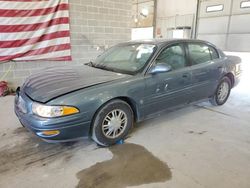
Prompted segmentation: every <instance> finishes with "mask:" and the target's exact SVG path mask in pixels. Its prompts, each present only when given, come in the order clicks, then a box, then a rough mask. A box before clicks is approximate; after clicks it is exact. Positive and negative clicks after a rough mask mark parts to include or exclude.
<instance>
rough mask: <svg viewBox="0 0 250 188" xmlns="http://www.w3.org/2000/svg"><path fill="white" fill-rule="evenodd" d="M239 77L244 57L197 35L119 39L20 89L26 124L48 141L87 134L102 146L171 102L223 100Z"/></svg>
mask: <svg viewBox="0 0 250 188" xmlns="http://www.w3.org/2000/svg"><path fill="white" fill-rule="evenodd" d="M240 75H241V59H240V58H238V57H235V56H226V55H225V54H224V53H223V52H222V51H221V50H219V49H218V48H217V47H215V46H214V45H212V44H211V43H208V42H205V41H199V40H147V41H131V42H126V43H122V44H118V45H116V46H114V47H112V48H110V49H108V50H107V51H105V52H104V53H103V54H102V55H100V56H99V57H97V59H96V60H95V61H94V62H89V63H87V64H86V65H81V66H72V67H68V66H65V67H53V68H46V69H45V70H43V71H41V72H40V73H37V74H34V75H32V76H30V77H29V78H28V79H27V80H26V81H25V83H24V84H23V86H21V87H20V88H18V89H17V95H16V97H15V113H16V115H17V117H18V118H19V120H20V122H21V124H22V125H23V126H24V127H26V128H27V129H29V130H31V131H32V132H34V133H35V134H36V135H37V136H38V137H40V138H42V139H43V140H45V141H48V142H62V141H63V142H64V141H72V140H76V139H79V138H82V137H86V136H89V137H91V138H92V139H93V140H94V141H95V142H96V143H98V144H99V145H102V146H109V145H112V144H115V143H117V142H118V141H120V140H121V139H123V138H125V137H126V135H127V134H128V133H129V131H130V130H131V129H132V128H133V124H134V122H140V121H143V120H145V119H148V118H152V117H154V116H157V115H158V114H159V113H161V112H163V111H165V110H167V109H169V108H173V107H174V106H177V105H181V104H185V103H191V102H194V101H198V100H202V99H209V100H210V101H211V103H212V104H214V105H223V104H224V103H225V102H226V101H227V99H228V97H229V95H230V91H231V88H233V87H234V86H236V85H237V83H238V82H239V78H240Z"/></svg>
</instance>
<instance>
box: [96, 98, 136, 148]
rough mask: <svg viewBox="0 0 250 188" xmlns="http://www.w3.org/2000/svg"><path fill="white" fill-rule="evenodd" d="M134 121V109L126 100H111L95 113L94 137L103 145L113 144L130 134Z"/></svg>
mask: <svg viewBox="0 0 250 188" xmlns="http://www.w3.org/2000/svg"><path fill="white" fill-rule="evenodd" d="M133 121H134V119H133V111H132V109H131V107H130V106H129V105H128V104H127V103H126V102H124V101H122V100H119V99H116V100H113V101H110V102H108V103H107V104H106V105H104V106H103V107H102V108H101V109H100V110H98V112H97V114H96V115H95V118H94V120H93V128H92V139H93V140H94V141H95V142H96V143H97V144H99V145H101V146H109V145H113V144H115V143H116V142H118V141H119V140H121V139H123V138H124V137H125V136H126V135H127V134H128V132H129V130H130V129H131V128H132V126H133Z"/></svg>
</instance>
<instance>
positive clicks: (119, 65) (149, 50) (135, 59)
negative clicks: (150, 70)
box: [92, 44, 155, 75]
mask: <svg viewBox="0 0 250 188" xmlns="http://www.w3.org/2000/svg"><path fill="white" fill-rule="evenodd" d="M154 50H155V45H152V44H129V45H117V46H114V47H112V48H110V49H108V50H107V51H105V52H104V53H103V54H102V55H100V56H99V57H97V59H96V60H95V62H94V63H92V66H94V67H96V68H101V69H105V70H109V71H114V72H119V73H124V74H132V75H133V74H136V73H138V72H140V71H141V70H142V69H143V68H144V67H145V66H146V65H147V62H148V60H149V59H150V57H151V56H152V54H153V53H154Z"/></svg>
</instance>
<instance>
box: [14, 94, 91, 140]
mask: <svg viewBox="0 0 250 188" xmlns="http://www.w3.org/2000/svg"><path fill="white" fill-rule="evenodd" d="M19 97H21V98H22V101H23V104H22V105H20V104H19V103H20V102H19ZM32 103H33V101H32V100H31V99H30V98H29V97H28V96H26V95H25V94H21V93H20V94H17V96H16V98H15V113H16V115H17V117H18V119H19V121H20V122H21V124H22V125H23V126H24V127H25V128H27V129H28V130H30V131H31V132H33V133H34V134H36V135H37V136H38V137H40V138H42V139H43V140H45V141H48V142H66V141H72V140H77V139H79V138H81V137H87V136H89V131H90V125H91V122H90V121H88V122H83V121H82V116H81V114H80V113H79V114H75V115H72V116H65V117H59V118H41V117H38V116H36V115H34V114H32V111H31V109H32ZM20 106H22V107H20ZM54 130H57V131H59V134H56V135H51V136H47V135H43V134H41V133H42V132H43V131H54Z"/></svg>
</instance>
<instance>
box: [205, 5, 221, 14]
mask: <svg viewBox="0 0 250 188" xmlns="http://www.w3.org/2000/svg"><path fill="white" fill-rule="evenodd" d="M213 7H214V8H215V7H221V9H217V10H216V9H214V10H208V9H209V8H213ZM223 10H224V4H218V5H209V6H207V7H206V13H212V12H221V11H223Z"/></svg>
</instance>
